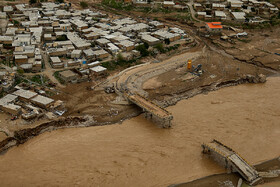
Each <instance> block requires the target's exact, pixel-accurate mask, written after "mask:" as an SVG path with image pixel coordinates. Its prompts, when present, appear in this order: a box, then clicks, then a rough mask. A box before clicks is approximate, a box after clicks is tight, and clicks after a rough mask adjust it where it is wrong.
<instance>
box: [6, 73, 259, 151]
mask: <svg viewBox="0 0 280 187" xmlns="http://www.w3.org/2000/svg"><path fill="white" fill-rule="evenodd" d="M263 81H264V80H260V78H259V77H254V76H245V77H242V78H239V79H235V80H230V81H225V82H214V83H212V84H209V85H204V86H201V87H198V88H195V89H191V90H188V91H187V92H181V93H176V95H175V94H173V95H171V96H167V97H169V98H167V99H166V100H164V101H158V100H156V102H157V103H158V104H160V105H161V106H163V107H168V106H173V105H175V104H176V103H177V102H179V101H181V100H183V99H188V98H191V97H194V96H196V95H198V94H207V93H208V92H210V91H216V90H218V89H220V88H224V87H229V86H236V85H239V84H245V83H259V82H263ZM141 113H142V111H141V110H138V111H136V112H134V113H131V114H130V115H128V116H125V117H123V118H121V119H120V120H116V119H113V120H111V121H108V122H100V121H98V120H96V119H94V118H93V117H92V116H88V115H87V116H83V117H79V116H68V117H65V118H61V119H59V120H54V121H50V122H46V123H42V124H40V125H38V126H36V127H34V128H26V129H22V130H18V131H15V132H14V136H13V137H8V138H6V139H4V140H3V141H1V142H0V155H1V154H5V152H6V151H8V150H9V148H11V147H13V146H17V145H20V144H23V143H25V142H26V141H28V140H29V139H31V138H33V137H35V136H38V135H40V134H42V133H44V132H51V131H53V130H57V129H62V128H75V127H76V128H77V127H90V126H104V125H112V124H115V123H121V122H122V121H124V120H127V119H130V118H132V117H136V116H138V115H140V114H141Z"/></svg>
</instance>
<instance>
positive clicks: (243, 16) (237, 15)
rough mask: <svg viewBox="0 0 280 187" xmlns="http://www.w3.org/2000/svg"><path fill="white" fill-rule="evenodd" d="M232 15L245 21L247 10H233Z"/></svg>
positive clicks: (237, 19) (235, 18)
mask: <svg viewBox="0 0 280 187" xmlns="http://www.w3.org/2000/svg"><path fill="white" fill-rule="evenodd" d="M231 15H232V17H233V19H234V20H235V21H240V22H244V21H245V20H246V18H245V15H246V13H245V12H231Z"/></svg>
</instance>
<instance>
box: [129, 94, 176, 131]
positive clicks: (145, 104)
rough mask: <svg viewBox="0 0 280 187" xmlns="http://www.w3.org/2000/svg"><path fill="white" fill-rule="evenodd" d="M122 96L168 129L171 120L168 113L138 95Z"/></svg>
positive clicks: (171, 117) (170, 115)
mask: <svg viewBox="0 0 280 187" xmlns="http://www.w3.org/2000/svg"><path fill="white" fill-rule="evenodd" d="M124 96H125V97H126V98H127V99H128V100H129V101H131V102H133V103H134V104H136V105H138V106H139V107H141V108H142V109H143V110H144V111H145V112H148V113H150V115H151V117H156V118H157V119H158V120H160V121H161V123H162V126H163V127H170V125H171V120H172V119H173V116H172V114H171V113H170V112H168V111H167V110H165V109H164V108H162V107H160V106H158V105H157V104H155V103H154V102H152V101H150V100H148V99H147V98H145V97H143V96H141V95H139V94H127V93H125V94H124Z"/></svg>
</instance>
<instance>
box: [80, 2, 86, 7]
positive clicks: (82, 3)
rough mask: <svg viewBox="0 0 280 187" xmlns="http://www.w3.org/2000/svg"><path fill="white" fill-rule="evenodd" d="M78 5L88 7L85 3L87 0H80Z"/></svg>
mask: <svg viewBox="0 0 280 187" xmlns="http://www.w3.org/2000/svg"><path fill="white" fill-rule="evenodd" d="M80 6H81V7H82V8H87V7H88V4H87V2H85V1H81V2H80Z"/></svg>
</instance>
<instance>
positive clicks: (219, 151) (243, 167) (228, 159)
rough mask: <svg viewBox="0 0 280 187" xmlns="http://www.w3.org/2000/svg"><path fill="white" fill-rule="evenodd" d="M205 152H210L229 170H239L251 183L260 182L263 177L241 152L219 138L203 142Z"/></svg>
mask: <svg viewBox="0 0 280 187" xmlns="http://www.w3.org/2000/svg"><path fill="white" fill-rule="evenodd" d="M202 148H203V153H205V154H209V155H210V156H212V157H213V159H214V160H215V161H216V162H218V163H219V164H221V165H223V166H225V168H226V169H227V170H228V171H229V172H238V173H239V174H240V175H241V176H242V177H243V178H244V179H245V180H246V181H248V182H249V183H250V185H254V184H257V183H259V182H260V181H261V180H262V178H261V177H260V176H259V173H258V172H257V171H256V170H255V168H254V167H253V166H251V165H250V164H249V163H248V162H247V161H245V159H243V158H242V157H241V156H240V155H239V154H237V153H236V152H235V151H233V150H232V149H231V148H229V147H227V146H226V145H224V144H222V143H221V142H219V141H217V140H213V141H212V142H210V143H208V144H202Z"/></svg>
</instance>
